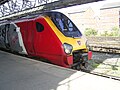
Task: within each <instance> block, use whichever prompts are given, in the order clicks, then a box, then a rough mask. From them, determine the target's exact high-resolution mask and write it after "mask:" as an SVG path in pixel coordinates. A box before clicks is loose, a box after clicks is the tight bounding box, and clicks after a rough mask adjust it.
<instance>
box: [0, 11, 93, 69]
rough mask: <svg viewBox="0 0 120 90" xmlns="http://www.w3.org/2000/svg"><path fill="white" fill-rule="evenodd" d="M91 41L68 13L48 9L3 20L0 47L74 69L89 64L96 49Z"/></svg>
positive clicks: (0, 26) (0, 28)
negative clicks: (93, 49)
mask: <svg viewBox="0 0 120 90" xmlns="http://www.w3.org/2000/svg"><path fill="white" fill-rule="evenodd" d="M87 44H88V43H87V40H86V38H85V36H84V35H83V34H82V33H81V32H80V30H79V29H78V28H77V26H76V25H75V24H74V23H73V22H72V20H70V19H69V18H68V17H67V16H66V15H65V14H63V13H61V12H58V11H46V12H43V13H38V14H31V15H28V16H25V17H21V18H19V19H11V20H8V21H5V22H2V23H0V48H4V49H7V50H10V51H13V52H17V53H19V54H25V55H28V56H33V57H40V58H43V59H46V60H48V61H50V62H51V63H53V64H56V65H59V66H62V67H66V68H74V69H83V68H86V67H87V64H88V61H89V60H90V59H91V58H92V52H91V51H89V49H88V47H87Z"/></svg>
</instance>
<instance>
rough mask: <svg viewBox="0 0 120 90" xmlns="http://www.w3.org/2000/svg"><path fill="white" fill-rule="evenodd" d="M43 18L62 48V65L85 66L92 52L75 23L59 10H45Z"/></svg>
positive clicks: (78, 67)
mask: <svg viewBox="0 0 120 90" xmlns="http://www.w3.org/2000/svg"><path fill="white" fill-rule="evenodd" d="M45 19H46V21H47V23H48V24H49V25H50V27H51V28H52V30H53V31H54V33H55V34H56V35H57V37H58V38H59V40H60V41H61V43H62V45H61V48H62V49H63V50H64V52H63V57H64V58H62V64H61V65H62V66H64V67H71V68H75V69H82V68H86V65H87V62H88V60H90V59H91V57H92V52H90V51H89V50H88V48H87V40H86V38H85V37H84V36H83V35H82V33H81V32H80V31H79V29H78V28H77V27H76V26H75V24H74V23H73V22H72V21H71V20H70V19H69V18H68V17H67V16H65V15H64V14H62V13H60V12H47V13H46V16H45Z"/></svg>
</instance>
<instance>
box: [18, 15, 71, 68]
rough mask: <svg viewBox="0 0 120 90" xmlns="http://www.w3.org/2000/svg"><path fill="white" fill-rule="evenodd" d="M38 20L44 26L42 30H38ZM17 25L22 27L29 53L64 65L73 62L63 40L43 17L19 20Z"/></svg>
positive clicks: (66, 65)
mask: <svg viewBox="0 0 120 90" xmlns="http://www.w3.org/2000/svg"><path fill="white" fill-rule="evenodd" d="M36 22H39V23H41V24H42V25H43V26H44V30H43V31H42V32H38V31H37V29H36ZM17 25H18V26H19V27H20V31H21V33H22V38H23V42H24V45H25V48H26V50H27V53H28V55H32V56H38V57H43V58H46V59H48V60H49V61H51V62H52V63H54V64H57V65H60V66H64V67H68V66H69V64H72V61H73V60H72V57H68V58H66V54H65V52H64V49H63V47H62V43H61V41H60V40H59V38H58V37H57V36H56V34H55V33H54V32H53V30H52V29H51V27H50V26H49V24H48V23H47V22H46V21H45V19H44V18H43V17H39V18H37V19H33V20H29V21H27V20H26V21H24V22H18V23H17ZM67 60H68V61H67Z"/></svg>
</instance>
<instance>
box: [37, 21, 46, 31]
mask: <svg viewBox="0 0 120 90" xmlns="http://www.w3.org/2000/svg"><path fill="white" fill-rule="evenodd" d="M36 29H37V31H38V32H42V31H43V30H44V26H43V25H42V24H41V23H39V22H36Z"/></svg>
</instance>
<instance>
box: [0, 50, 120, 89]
mask: <svg viewBox="0 0 120 90" xmlns="http://www.w3.org/2000/svg"><path fill="white" fill-rule="evenodd" d="M0 90H120V81H117V80H113V79H109V78H105V77H100V76H96V75H92V74H88V73H84V72H80V71H75V70H70V69H65V68H62V67H59V66H55V65H50V64H46V63H43V62H40V61H36V60H32V59H28V58H25V57H21V56H17V55H14V54H10V53H6V52H3V51H0Z"/></svg>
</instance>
